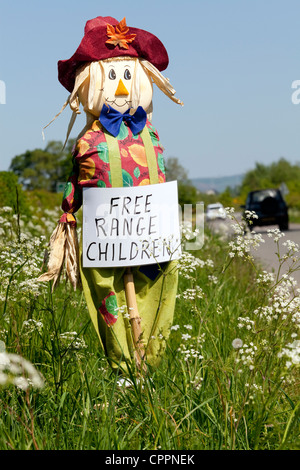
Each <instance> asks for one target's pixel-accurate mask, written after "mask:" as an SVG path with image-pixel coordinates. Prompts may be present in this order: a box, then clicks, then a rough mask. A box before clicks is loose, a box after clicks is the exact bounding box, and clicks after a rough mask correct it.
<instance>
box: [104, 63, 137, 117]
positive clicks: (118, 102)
mask: <svg viewBox="0 0 300 470" xmlns="http://www.w3.org/2000/svg"><path fill="white" fill-rule="evenodd" d="M134 67H135V61H134V60H125V61H123V60H120V61H115V60H113V61H109V62H103V69H104V87H103V98H104V102H105V103H106V104H109V105H110V106H111V107H112V108H114V109H117V110H118V111H120V112H121V113H125V111H127V109H128V108H130V107H131V106H132V81H133V76H134Z"/></svg>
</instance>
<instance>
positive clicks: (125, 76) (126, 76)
mask: <svg viewBox="0 0 300 470" xmlns="http://www.w3.org/2000/svg"><path fill="white" fill-rule="evenodd" d="M124 78H125V80H130V79H131V73H130V71H129V70H128V69H126V70H125V72H124Z"/></svg>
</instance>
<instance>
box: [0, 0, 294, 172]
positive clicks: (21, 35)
mask: <svg viewBox="0 0 300 470" xmlns="http://www.w3.org/2000/svg"><path fill="white" fill-rule="evenodd" d="M96 16H113V17H115V18H117V19H118V20H121V19H122V18H123V17H124V16H125V17H126V20H127V24H128V25H129V26H134V27H139V28H142V29H146V30H148V31H151V32H152V33H153V34H155V35H156V36H158V37H159V38H160V39H161V41H162V42H163V43H164V45H165V47H166V49H167V51H168V54H169V58H170V64H169V67H168V69H167V70H166V71H164V72H163V73H164V75H165V76H167V77H168V78H169V79H170V82H171V84H172V85H173V86H174V88H175V89H176V95H177V96H178V97H179V98H180V99H181V100H182V101H183V102H184V107H183V108H182V107H180V106H178V105H176V104H175V103H173V102H171V101H170V100H169V99H168V98H167V97H166V96H165V95H164V94H163V93H162V92H161V91H159V90H158V89H155V92H154V112H153V124H154V125H155V126H156V128H157V130H158V133H159V135H160V139H161V141H162V144H163V145H164V147H165V156H166V157H170V156H174V157H177V158H178V159H179V161H180V163H181V164H182V165H183V166H184V167H185V168H186V169H187V170H188V174H189V177H190V178H195V177H219V176H227V175H235V174H240V173H243V172H245V171H247V170H249V169H252V168H253V167H254V166H255V163H256V162H261V163H264V164H270V163H271V162H273V161H277V160H278V159H279V158H280V157H285V158H286V159H288V160H289V161H290V162H292V163H296V162H299V161H300V137H299V135H300V105H296V104H293V103H292V100H291V96H292V93H293V91H295V90H293V89H292V87H291V86H292V82H293V81H295V80H300V39H299V38H300V2H299V0H281V1H279V0H264V1H261V0H185V1H178V0H172V1H170V0H151V1H150V2H149V1H147V2H145V1H143V0H139V1H137V0H130V2H126V1H124V0H123V1H120V0H114V1H113V2H104V1H101V0H86V1H85V2H82V1H78V0H60V1H58V0H52V1H51V2H50V1H43V0H27V1H26V2H23V1H21V0H16V1H15V2H5V4H4V2H2V4H1V14H0V41H1V43H0V44H1V48H0V80H1V81H0V85H1V84H2V101H1V93H0V103H1V104H0V139H1V147H0V152H1V153H0V157H1V158H0V171H5V170H7V169H8V167H9V165H10V162H11V159H12V158H13V157H14V156H15V155H18V154H21V153H23V152H25V151H26V150H31V149H35V148H44V147H45V145H46V143H47V141H49V140H61V141H63V140H64V137H65V133H66V128H67V125H68V122H69V118H70V115H71V111H70V110H69V109H68V108H67V109H66V110H65V111H64V113H63V114H62V115H61V116H60V117H59V118H58V119H57V120H56V121H55V122H54V123H53V124H52V125H51V126H50V127H49V128H47V129H46V131H45V141H43V139H42V127H43V126H44V125H45V124H47V123H48V122H49V121H50V120H51V119H52V118H53V117H54V115H55V114H56V113H57V112H58V111H59V110H60V108H61V106H62V104H63V103H64V101H65V100H66V98H67V97H68V92H67V91H66V90H65V89H64V88H63V87H62V85H60V83H59V82H58V80H57V61H58V60H60V59H68V58H69V57H71V56H72V55H73V53H74V52H75V50H76V49H77V47H78V45H79V43H80V41H81V39H82V36H83V30H84V25H85V23H86V21H87V20H89V19H91V18H94V17H96ZM3 83H5V87H6V90H5V91H6V100H5V101H6V103H5V104H2V103H3ZM0 91H1V90H0ZM299 96H300V95H299ZM84 123H85V118H84V116H83V115H80V116H79V118H78V119H77V124H76V126H75V127H74V130H73V133H72V137H76V135H77V133H78V132H79V131H80V130H81V128H82V127H83V126H84Z"/></svg>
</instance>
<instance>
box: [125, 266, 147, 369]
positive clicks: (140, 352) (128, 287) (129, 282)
mask: <svg viewBox="0 0 300 470" xmlns="http://www.w3.org/2000/svg"><path fill="white" fill-rule="evenodd" d="M124 284H125V295H126V303H127V308H128V312H129V317H130V318H129V319H130V324H131V329H132V336H133V342H134V347H135V361H136V365H137V367H138V369H141V364H142V362H143V361H144V359H145V351H144V346H143V343H142V334H143V331H142V327H141V317H140V316H139V312H138V307H137V302H136V294H135V288H134V281H133V274H132V272H131V269H130V268H127V269H126V271H125V275H124ZM143 369H144V370H145V364H143Z"/></svg>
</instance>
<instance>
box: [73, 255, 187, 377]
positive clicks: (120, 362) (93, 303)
mask: <svg viewBox="0 0 300 470" xmlns="http://www.w3.org/2000/svg"><path fill="white" fill-rule="evenodd" d="M80 270H81V280H82V286H83V291H84V295H85V299H86V302H87V306H88V309H89V313H90V316H91V319H92V322H93V325H94V327H95V329H96V332H97V334H98V336H99V340H100V343H101V345H102V347H103V349H104V351H105V354H106V356H107V358H108V360H109V362H110V365H111V367H112V369H113V370H114V371H116V372H121V373H122V372H123V373H125V374H126V373H128V365H129V366H130V367H132V365H133V364H134V362H133V357H134V345H133V340H132V332H131V325H130V321H129V318H128V317H129V315H128V311H127V307H126V298H125V290H124V273H125V268H83V267H82V265H81V267H80ZM132 273H133V278H134V285H135V291H136V299H137V306H138V311H139V315H140V317H141V326H142V331H143V335H142V343H143V346H144V350H145V353H146V354H145V355H146V360H145V362H146V364H147V365H148V366H149V368H150V369H151V368H155V367H157V366H158V364H159V362H160V360H161V358H162V355H163V353H164V351H165V347H166V341H167V339H168V336H169V332H170V327H171V325H172V322H173V316H174V309H175V301H176V293H177V284H178V271H177V262H176V261H170V262H168V263H164V265H163V266H160V268H159V267H158V266H157V265H149V266H142V267H133V268H132Z"/></svg>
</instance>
